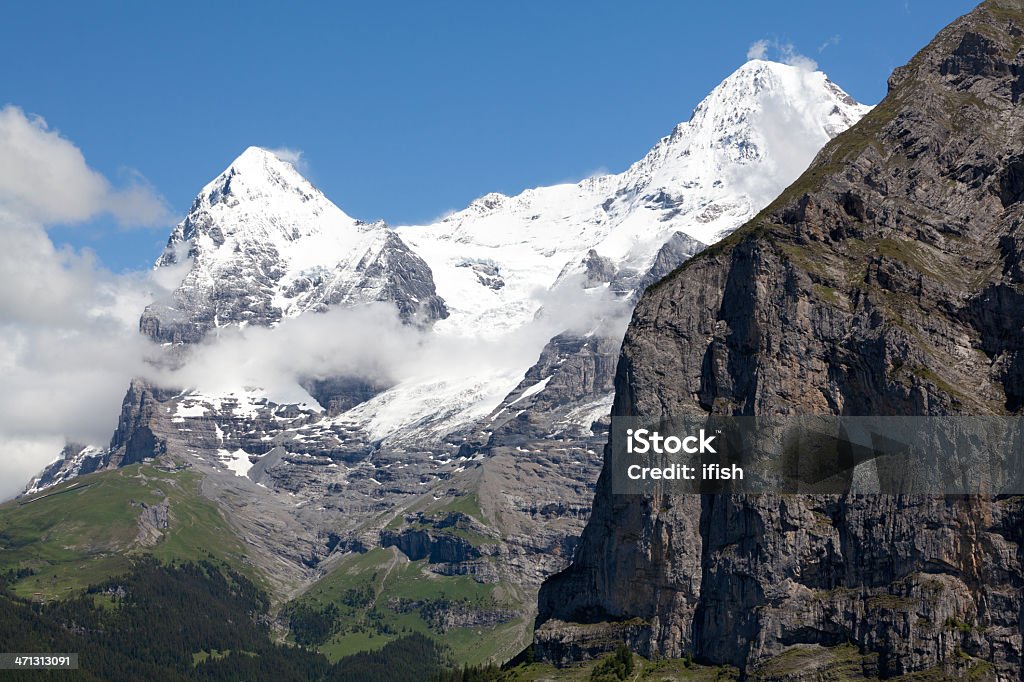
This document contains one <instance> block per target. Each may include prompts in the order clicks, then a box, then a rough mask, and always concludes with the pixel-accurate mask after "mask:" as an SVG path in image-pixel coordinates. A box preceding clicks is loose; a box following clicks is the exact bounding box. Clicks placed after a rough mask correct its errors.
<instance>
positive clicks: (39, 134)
mask: <svg viewBox="0 0 1024 682" xmlns="http://www.w3.org/2000/svg"><path fill="white" fill-rule="evenodd" d="M0 159H3V164H0V207H2V208H4V209H5V210H6V211H7V212H9V213H11V214H14V215H17V216H18V217H20V218H22V219H25V220H31V221H33V222H37V223H41V224H54V223H76V222H81V221H84V220H88V219H90V218H93V217H95V216H98V215H102V214H109V215H112V216H113V217H114V218H115V219H116V220H117V222H118V223H119V224H121V225H122V226H126V227H130V226H152V225H167V224H169V223H170V222H171V218H170V216H171V214H170V211H169V209H168V206H167V203H166V202H165V201H164V199H163V198H162V197H161V196H160V195H159V194H157V193H156V192H155V191H154V190H153V188H152V187H151V186H150V185H149V184H148V183H147V182H146V181H145V179H144V178H142V177H141V176H140V175H138V174H134V175H133V177H132V178H131V180H130V182H129V184H128V185H127V186H126V187H122V188H115V187H113V186H112V185H111V183H110V182H109V181H108V180H107V179H106V178H105V177H104V176H103V175H102V174H100V173H98V172H96V171H95V170H93V169H92V168H89V166H88V165H87V164H86V162H85V157H84V156H83V155H82V152H81V151H80V150H79V149H78V147H76V146H75V145H74V144H72V143H71V142H69V141H68V140H66V139H65V138H63V137H61V136H60V134H59V133H58V132H57V131H55V130H50V128H49V127H48V126H47V124H46V121H45V120H43V119H42V117H40V116H36V115H26V114H25V112H24V111H22V110H21V109H20V108H18V107H16V106H13V105H7V106H5V107H4V108H2V109H0Z"/></svg>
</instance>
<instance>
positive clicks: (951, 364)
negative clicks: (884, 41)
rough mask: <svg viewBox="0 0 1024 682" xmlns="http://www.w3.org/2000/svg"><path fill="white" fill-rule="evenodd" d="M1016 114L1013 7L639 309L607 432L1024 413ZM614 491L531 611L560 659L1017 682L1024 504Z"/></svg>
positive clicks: (938, 45)
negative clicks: (612, 655) (704, 420)
mask: <svg viewBox="0 0 1024 682" xmlns="http://www.w3.org/2000/svg"><path fill="white" fill-rule="evenodd" d="M1022 96H1024V3H1022V2H1021V1H1020V0H989V1H987V2H984V3H982V5H981V6H980V7H979V8H978V9H976V10H975V11H973V12H971V13H970V14H968V15H966V16H965V17H963V18H961V19H959V20H958V21H956V22H954V23H953V24H952V25H950V26H949V27H948V28H946V29H945V30H943V31H942V32H941V33H940V34H939V35H938V36H937V37H936V38H935V40H934V41H933V42H932V43H931V44H929V45H928V46H927V47H926V48H925V49H923V50H922V51H921V52H920V53H918V54H917V55H916V56H915V57H914V58H913V59H912V60H911V61H910V63H909V64H907V65H906V66H904V67H901V68H899V69H897V70H896V71H895V72H894V73H893V75H892V78H891V79H890V82H889V93H888V95H887V97H886V98H885V99H884V100H883V101H882V102H881V103H880V104H879V105H878V106H876V107H875V108H874V110H873V111H872V112H871V113H869V114H868V115H867V116H865V117H864V119H863V120H862V121H861V122H860V123H859V124H857V125H855V126H854V127H853V128H851V129H850V130H848V131H846V132H845V133H843V134H841V135H839V136H838V137H836V138H835V139H834V140H833V141H832V142H830V143H829V144H828V145H826V146H825V148H824V149H823V150H822V151H821V152H820V153H819V154H818V155H817V157H816V158H815V160H814V162H813V163H812V164H811V166H810V168H809V169H808V170H807V171H806V172H805V173H804V174H803V175H802V176H801V177H800V178H799V179H798V180H797V181H796V182H795V183H793V184H792V185H791V186H790V187H789V188H788V189H787V190H786V191H785V192H784V193H783V194H782V195H781V196H780V197H779V198H778V199H776V200H775V201H773V202H772V203H771V205H770V206H769V207H768V208H767V209H765V210H764V211H763V212H761V213H760V214H759V215H758V216H757V217H756V218H755V219H754V220H752V221H750V222H749V223H747V224H746V225H745V226H743V227H742V228H741V229H739V230H737V231H736V232H735V233H733V234H732V235H731V236H730V237H728V238H726V239H725V240H723V241H721V242H719V243H718V244H716V245H715V246H714V247H711V248H709V249H707V250H705V251H704V252H703V253H701V254H700V255H699V256H697V257H695V258H694V259H691V260H690V261H688V262H687V263H686V264H685V265H684V266H683V267H681V268H680V269H678V270H677V271H676V272H674V273H673V274H671V275H670V276H669V277H667V278H666V279H664V280H663V281H662V282H660V283H659V284H657V285H656V286H654V287H651V288H650V289H648V290H647V293H646V295H645V296H644V297H643V299H642V300H641V301H640V303H639V304H638V306H637V308H636V311H635V314H634V317H633V320H632V323H631V324H630V327H629V330H628V331H627V333H626V337H625V341H624V344H623V347H622V354H621V357H620V360H619V363H618V369H617V374H616V379H615V385H616V394H615V403H614V407H613V414H614V415H638V416H643V417H646V418H650V419H659V418H662V417H666V416H668V415H676V416H678V415H694V416H701V415H707V416H715V415H722V416H724V415H780V414H835V415H1020V414H1021V410H1022V400H1021V387H1022V386H1024V383H1022V378H1024V377H1022V373H1021V372H1022V367H1024V364H1022V362H1024V270H1022V263H1024V260H1022V259H1024V233H1022V231H1021V226H1022V225H1024V156H1022V149H1024V146H1022V145H1024V107H1022V102H1021V98H1022ZM610 479H611V475H610V471H609V470H608V468H607V463H606V468H605V470H604V471H603V472H602V475H601V478H600V480H599V482H598V489H597V495H596V498H595V502H594V509H593V514H592V517H591V519H590V521H589V523H588V525H587V527H586V530H585V531H584V533H583V536H582V539H581V543H580V547H579V550H578V552H577V554H576V556H575V560H574V562H573V564H572V566H571V567H570V568H569V569H567V570H566V571H564V572H563V573H561V574H559V575H557V576H556V577H554V578H552V579H550V580H549V581H548V582H546V583H545V584H544V586H543V588H542V590H541V593H540V602H539V616H538V630H537V632H536V641H537V649H538V652H539V653H540V655H541V656H542V657H544V658H546V659H547V660H551V661H555V662H558V663H564V662H566V661H569V660H573V659H577V658H582V657H588V656H591V655H593V654H594V653H595V652H596V651H601V650H603V649H607V648H608V647H609V646H614V642H615V641H621V640H623V639H625V640H627V641H629V642H630V643H631V645H632V646H634V647H635V648H636V649H637V650H639V651H641V652H644V653H646V654H648V655H654V654H657V655H661V656H670V657H682V656H685V655H692V656H695V657H696V658H697V659H699V660H702V661H705V662H708V663H713V664H732V665H735V666H737V667H739V668H741V669H742V670H743V671H745V674H746V675H749V676H750V677H751V678H754V679H807V680H811V679H833V677H830V675H832V676H834V675H839V674H840V672H841V673H842V674H843V675H846V676H847V677H843V679H861V678H876V677H882V678H886V677H893V676H898V675H903V674H909V673H915V672H920V673H922V674H931V675H939V676H940V677H941V678H942V679H961V678H964V677H967V676H971V675H974V676H976V677H977V678H986V679H1006V680H1009V679H1019V677H1020V671H1021V669H1022V667H1021V666H1022V663H1024V660H1022V654H1024V628H1022V625H1021V623H1022V621H1021V613H1024V610H1022V609H1024V601H1022V594H1024V592H1022V587H1024V566H1022V559H1024V555H1022V549H1021V548H1022V547H1024V532H1022V529H1024V524H1022V522H1024V505H1022V500H1021V498H1020V497H1006V498H990V497H967V498H963V497H961V498H938V499H934V498H927V497H920V496H880V495H849V496H821V495H799V496H798V495H776V494H763V495H752V496H740V495H731V496H730V495H724V494H705V495H685V494H675V495H673V494H671V493H669V492H668V491H664V490H663V491H661V492H656V493H652V494H649V495H637V496H617V495H613V494H612V491H611V481H610ZM837 679H838V678H837ZM936 679H937V678H936Z"/></svg>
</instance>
